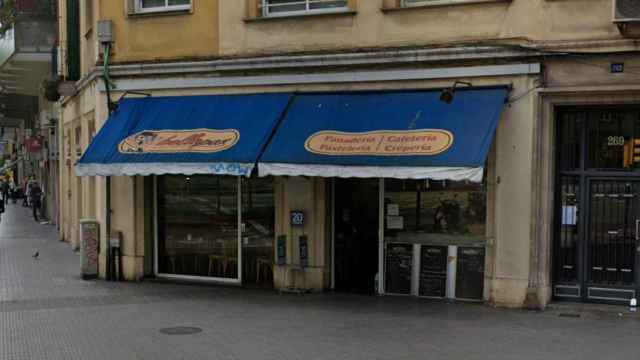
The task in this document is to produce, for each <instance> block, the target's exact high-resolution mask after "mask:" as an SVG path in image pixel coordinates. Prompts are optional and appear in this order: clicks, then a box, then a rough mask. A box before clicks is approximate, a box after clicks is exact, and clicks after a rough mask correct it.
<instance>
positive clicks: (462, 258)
mask: <svg viewBox="0 0 640 360" xmlns="http://www.w3.org/2000/svg"><path fill="white" fill-rule="evenodd" d="M483 292H484V248H472V247H459V248H458V268H457V275H456V297H457V298H459V299H473V300H482V298H483Z"/></svg>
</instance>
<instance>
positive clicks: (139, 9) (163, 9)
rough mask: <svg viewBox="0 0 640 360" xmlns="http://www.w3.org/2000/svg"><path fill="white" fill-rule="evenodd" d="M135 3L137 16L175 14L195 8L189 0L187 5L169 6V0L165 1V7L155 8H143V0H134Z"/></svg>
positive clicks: (191, 0)
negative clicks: (175, 12)
mask: <svg viewBox="0 0 640 360" xmlns="http://www.w3.org/2000/svg"><path fill="white" fill-rule="evenodd" d="M134 1H135V13H136V14H153V13H164V12H174V11H191V8H192V6H193V0H189V3H188V4H185V5H169V0H164V3H165V5H164V6H155V7H144V6H142V1H143V0H134Z"/></svg>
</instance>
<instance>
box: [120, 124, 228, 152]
mask: <svg viewBox="0 0 640 360" xmlns="http://www.w3.org/2000/svg"><path fill="white" fill-rule="evenodd" d="M239 140H240V132H238V131H237V130H235V129H226V130H213V129H193V130H146V131H141V132H138V133H136V134H133V135H131V136H128V137H126V138H125V139H124V140H122V141H121V142H120V144H119V145H118V151H119V152H120V153H123V154H147V153H160V154H172V153H215V152H220V151H224V150H227V149H230V148H232V147H233V146H234V145H236V144H237V143H238V141H239Z"/></svg>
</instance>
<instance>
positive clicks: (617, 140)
mask: <svg viewBox="0 0 640 360" xmlns="http://www.w3.org/2000/svg"><path fill="white" fill-rule="evenodd" d="M607 145H609V146H624V136H609V137H607Z"/></svg>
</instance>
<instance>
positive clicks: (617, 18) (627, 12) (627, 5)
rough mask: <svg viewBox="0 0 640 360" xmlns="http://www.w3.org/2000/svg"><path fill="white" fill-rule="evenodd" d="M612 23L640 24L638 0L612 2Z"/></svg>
mask: <svg viewBox="0 0 640 360" xmlns="http://www.w3.org/2000/svg"><path fill="white" fill-rule="evenodd" d="M613 22H615V23H628V22H640V0H613Z"/></svg>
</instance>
